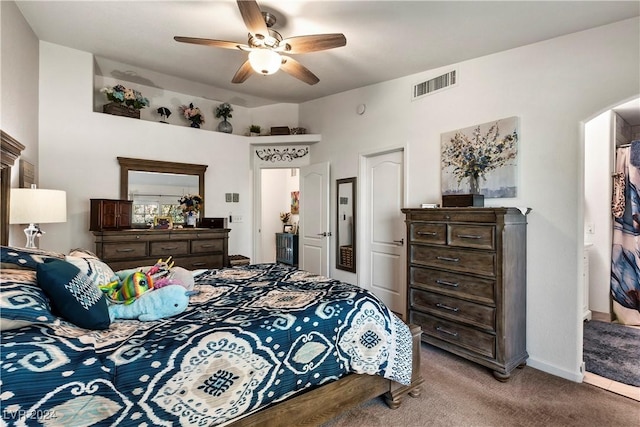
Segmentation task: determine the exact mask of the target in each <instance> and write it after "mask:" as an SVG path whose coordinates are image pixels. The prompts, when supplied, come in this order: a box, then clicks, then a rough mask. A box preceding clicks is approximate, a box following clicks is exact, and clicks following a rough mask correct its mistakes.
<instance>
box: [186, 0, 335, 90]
mask: <svg viewBox="0 0 640 427" xmlns="http://www.w3.org/2000/svg"><path fill="white" fill-rule="evenodd" d="M237 3H238V8H239V9H240V14H241V15H242V19H243V20H244V23H245V25H246V26H247V29H248V30H249V39H248V41H247V44H242V43H236V42H230V41H224V40H213V39H203V38H196V37H182V36H175V37H174V40H176V41H178V42H182V43H192V44H201V45H205V46H212V47H221V48H224V49H240V50H242V51H245V52H249V57H248V59H247V60H246V61H245V62H244V63H243V64H242V65H241V66H240V68H239V69H238V71H236V74H235V75H234V76H233V79H232V80H231V82H233V83H242V82H244V81H245V80H247V79H248V78H249V77H250V76H251V74H252V72H253V71H255V72H256V73H259V74H263V75H269V74H273V73H275V72H276V71H278V70H280V69H281V70H282V71H284V72H285V73H287V74H290V75H291V76H293V77H295V78H297V79H300V80H302V81H303V82H305V83H308V84H310V85H314V84H316V83H318V82H319V81H320V79H319V78H318V77H317V76H316V75H315V74H313V73H312V72H311V71H309V69H307V68H306V67H305V66H304V65H302V64H301V63H299V62H298V61H296V60H295V59H293V58H291V57H289V56H286V55H285V54H298V53H309V52H317V51H321V50H328V49H333V48H336V47H342V46H345V45H346V44H347V39H346V37H345V36H344V34H341V33H333V34H316V35H308V36H297V37H290V38H287V39H283V38H282V36H281V35H280V33H278V32H277V31H275V30H273V29H271V27H272V26H273V24H275V22H276V17H275V16H273V14H271V13H268V12H262V11H261V10H260V7H259V6H258V3H257V2H255V1H254V0H238V2H237Z"/></svg>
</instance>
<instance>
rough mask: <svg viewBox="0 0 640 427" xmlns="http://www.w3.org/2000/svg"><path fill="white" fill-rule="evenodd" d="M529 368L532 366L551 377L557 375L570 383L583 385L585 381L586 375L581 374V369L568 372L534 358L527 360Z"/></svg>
mask: <svg viewBox="0 0 640 427" xmlns="http://www.w3.org/2000/svg"><path fill="white" fill-rule="evenodd" d="M527 366H531V367H532V368H535V369H538V370H540V371H543V372H546V373H548V374H551V375H555V376H557V377H560V378H564V379H566V380H569V381H573V382H575V383H581V382H582V380H583V379H584V373H583V372H580V370H579V369H578V370H576V371H575V372H574V371H567V370H566V369H563V368H559V367H557V366H555V365H550V364H548V363H545V362H542V361H540V360H536V359H534V358H532V357H530V358H528V359H527Z"/></svg>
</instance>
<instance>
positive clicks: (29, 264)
mask: <svg viewBox="0 0 640 427" xmlns="http://www.w3.org/2000/svg"><path fill="white" fill-rule="evenodd" d="M52 258H53V259H64V254H60V253H57V252H51V251H43V250H40V249H27V248H14V247H11V246H1V247H0V263H2V268H21V269H26V270H35V269H36V267H37V266H38V264H42V263H43V262H44V261H45V260H47V259H52Z"/></svg>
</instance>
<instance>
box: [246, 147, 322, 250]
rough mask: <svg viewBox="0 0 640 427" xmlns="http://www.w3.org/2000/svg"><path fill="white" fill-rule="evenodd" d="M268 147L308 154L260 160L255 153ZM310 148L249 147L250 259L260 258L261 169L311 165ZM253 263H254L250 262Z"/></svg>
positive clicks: (298, 167)
mask: <svg viewBox="0 0 640 427" xmlns="http://www.w3.org/2000/svg"><path fill="white" fill-rule="evenodd" d="M265 147H268V148H270V149H272V150H276V151H277V150H287V149H292V148H301V149H303V148H306V149H307V152H308V154H305V155H304V156H299V157H296V158H293V159H292V160H290V161H289V160H281V161H271V160H262V159H260V158H259V157H258V155H257V153H256V152H257V151H258V150H260V149H264V148H265ZM309 152H310V147H309V145H308V144H302V145H273V144H267V145H265V146H263V145H259V144H252V145H251V146H250V153H251V162H252V167H251V172H252V173H253V180H252V181H253V209H252V210H253V223H252V232H251V236H252V238H251V240H252V246H253V248H252V250H251V259H252V260H257V259H258V257H259V256H260V257H261V256H262V249H261V239H262V230H261V228H262V169H292V168H297V169H300V168H301V167H303V166H308V165H309V164H311V161H310V157H311V156H310V153H309ZM252 262H255V261H252Z"/></svg>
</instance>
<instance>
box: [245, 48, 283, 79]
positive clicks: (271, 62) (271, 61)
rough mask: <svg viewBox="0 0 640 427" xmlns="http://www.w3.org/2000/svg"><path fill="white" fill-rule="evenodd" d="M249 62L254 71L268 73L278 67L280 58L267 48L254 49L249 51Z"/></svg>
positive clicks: (280, 63) (280, 62) (280, 61)
mask: <svg viewBox="0 0 640 427" xmlns="http://www.w3.org/2000/svg"><path fill="white" fill-rule="evenodd" d="M249 63H250V64H251V68H253V69H254V70H255V72H256V73H260V74H264V75H269V74H273V73H275V72H276V71H278V70H279V69H280V65H282V58H281V57H280V55H279V54H278V53H277V52H274V51H272V50H269V49H255V50H252V51H251V52H250V53H249Z"/></svg>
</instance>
